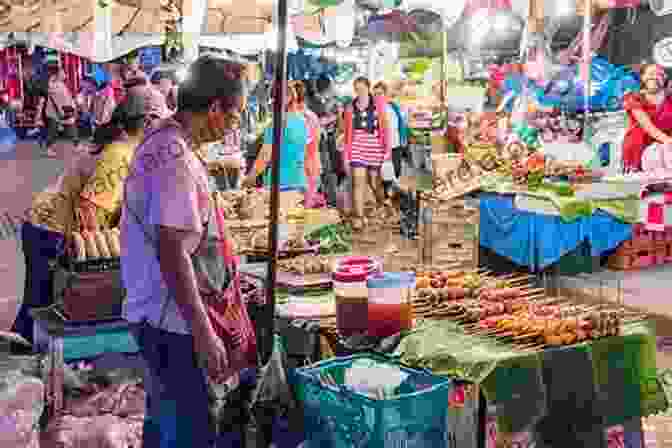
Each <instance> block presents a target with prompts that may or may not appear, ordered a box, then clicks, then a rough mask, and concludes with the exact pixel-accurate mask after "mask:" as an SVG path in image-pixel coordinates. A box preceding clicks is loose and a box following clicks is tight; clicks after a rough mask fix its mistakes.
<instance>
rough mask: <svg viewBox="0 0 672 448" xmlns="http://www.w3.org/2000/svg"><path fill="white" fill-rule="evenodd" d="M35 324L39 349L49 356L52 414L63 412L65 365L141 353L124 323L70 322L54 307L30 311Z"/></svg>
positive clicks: (47, 379) (47, 376)
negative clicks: (108, 354)
mask: <svg viewBox="0 0 672 448" xmlns="http://www.w3.org/2000/svg"><path fill="white" fill-rule="evenodd" d="M31 316H32V317H33V319H34V321H35V326H34V333H35V336H34V339H35V344H36V346H37V347H36V348H37V349H38V350H40V351H43V352H44V351H46V353H47V368H46V369H45V371H44V380H45V384H46V386H47V397H48V398H47V400H48V403H47V406H48V409H49V412H51V413H52V414H51V415H53V413H55V412H58V411H60V410H62V409H63V380H64V374H65V363H66V362H67V361H74V360H78V359H87V358H93V357H96V356H99V355H102V354H103V353H137V352H138V351H139V349H138V346H137V344H136V343H135V340H134V339H133V336H132V335H131V330H130V325H129V323H128V322H126V321H125V320H121V319H117V320H108V321H95V322H81V323H80V322H77V323H73V322H67V321H65V320H63V318H62V317H61V316H60V315H59V314H58V313H57V312H55V311H54V308H52V307H50V308H41V309H35V310H31Z"/></svg>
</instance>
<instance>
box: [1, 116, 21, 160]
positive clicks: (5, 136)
mask: <svg viewBox="0 0 672 448" xmlns="http://www.w3.org/2000/svg"><path fill="white" fill-rule="evenodd" d="M16 142H17V138H16V132H14V129H12V128H11V127H9V125H8V124H7V121H6V120H5V118H4V117H0V154H8V153H14V151H15V150H16Z"/></svg>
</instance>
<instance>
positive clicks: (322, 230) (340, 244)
mask: <svg viewBox="0 0 672 448" xmlns="http://www.w3.org/2000/svg"><path fill="white" fill-rule="evenodd" d="M306 240H308V241H310V242H311V243H313V244H317V245H319V248H320V249H319V250H320V254H322V255H330V254H345V253H349V252H350V251H351V250H352V231H351V229H350V228H349V227H348V226H345V225H342V224H329V225H325V226H321V227H319V228H318V229H315V230H313V231H311V232H310V233H308V234H307V235H306Z"/></svg>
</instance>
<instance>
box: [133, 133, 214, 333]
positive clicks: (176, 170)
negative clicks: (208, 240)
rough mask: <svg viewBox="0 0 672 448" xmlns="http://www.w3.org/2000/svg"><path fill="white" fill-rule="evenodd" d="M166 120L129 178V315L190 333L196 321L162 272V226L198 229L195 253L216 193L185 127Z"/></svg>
mask: <svg viewBox="0 0 672 448" xmlns="http://www.w3.org/2000/svg"><path fill="white" fill-rule="evenodd" d="M166 123H172V124H171V125H167V124H166ZM166 123H163V124H162V126H160V127H159V128H158V129H155V130H152V131H150V132H149V134H148V136H147V137H146V138H145V141H144V142H143V143H142V144H141V145H140V146H139V147H138V148H137V150H136V153H135V156H134V158H133V161H132V162H131V167H130V170H129V176H128V178H127V181H126V188H125V206H124V207H123V211H122V220H121V271H122V279H123V283H124V287H125V288H126V291H127V299H126V302H125V305H124V317H125V319H126V320H128V321H129V322H132V323H140V322H143V321H146V322H147V323H149V324H150V325H152V326H154V327H156V328H161V329H163V330H166V331H169V332H173V333H178V334H190V333H191V328H190V325H189V324H188V322H187V321H185V319H184V318H183V317H182V314H181V312H180V310H179V308H178V307H177V303H176V302H175V299H174V298H173V296H172V295H171V293H170V292H169V290H168V288H167V286H166V283H165V281H164V280H163V277H162V274H161V268H160V266H159V262H158V258H157V248H156V241H158V226H165V227H171V228H175V229H181V230H186V231H191V232H193V233H194V236H195V237H194V241H193V243H192V244H191V246H192V248H191V252H192V253H193V252H194V251H195V250H196V249H197V247H198V243H199V242H200V235H201V234H202V232H203V230H204V223H205V222H206V221H207V220H208V217H209V212H210V200H209V195H210V192H209V189H208V175H207V171H206V169H205V167H204V166H203V163H202V162H201V161H200V160H199V159H198V158H197V157H196V155H195V154H194V152H193V151H192V150H191V148H190V147H189V146H188V145H187V144H186V143H185V140H184V138H183V137H182V131H181V130H180V129H179V125H178V124H177V123H174V122H171V121H170V120H169V121H167V122H166ZM139 221H140V222H142V224H141V223H140V222H139Z"/></svg>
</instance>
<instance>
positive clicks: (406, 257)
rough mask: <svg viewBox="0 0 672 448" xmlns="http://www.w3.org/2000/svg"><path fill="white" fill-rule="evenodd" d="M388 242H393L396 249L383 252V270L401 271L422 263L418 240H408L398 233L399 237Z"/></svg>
mask: <svg viewBox="0 0 672 448" xmlns="http://www.w3.org/2000/svg"><path fill="white" fill-rule="evenodd" d="M395 239H396V238H395ZM390 244H394V245H395V246H396V248H397V249H398V250H397V251H395V252H387V253H385V255H384V257H383V268H384V270H385V272H401V271H405V270H407V269H408V268H409V267H412V266H418V265H419V264H421V263H422V251H421V246H420V240H418V239H413V240H410V239H407V238H404V237H402V236H401V235H399V239H398V240H396V241H395V242H393V243H390Z"/></svg>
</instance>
